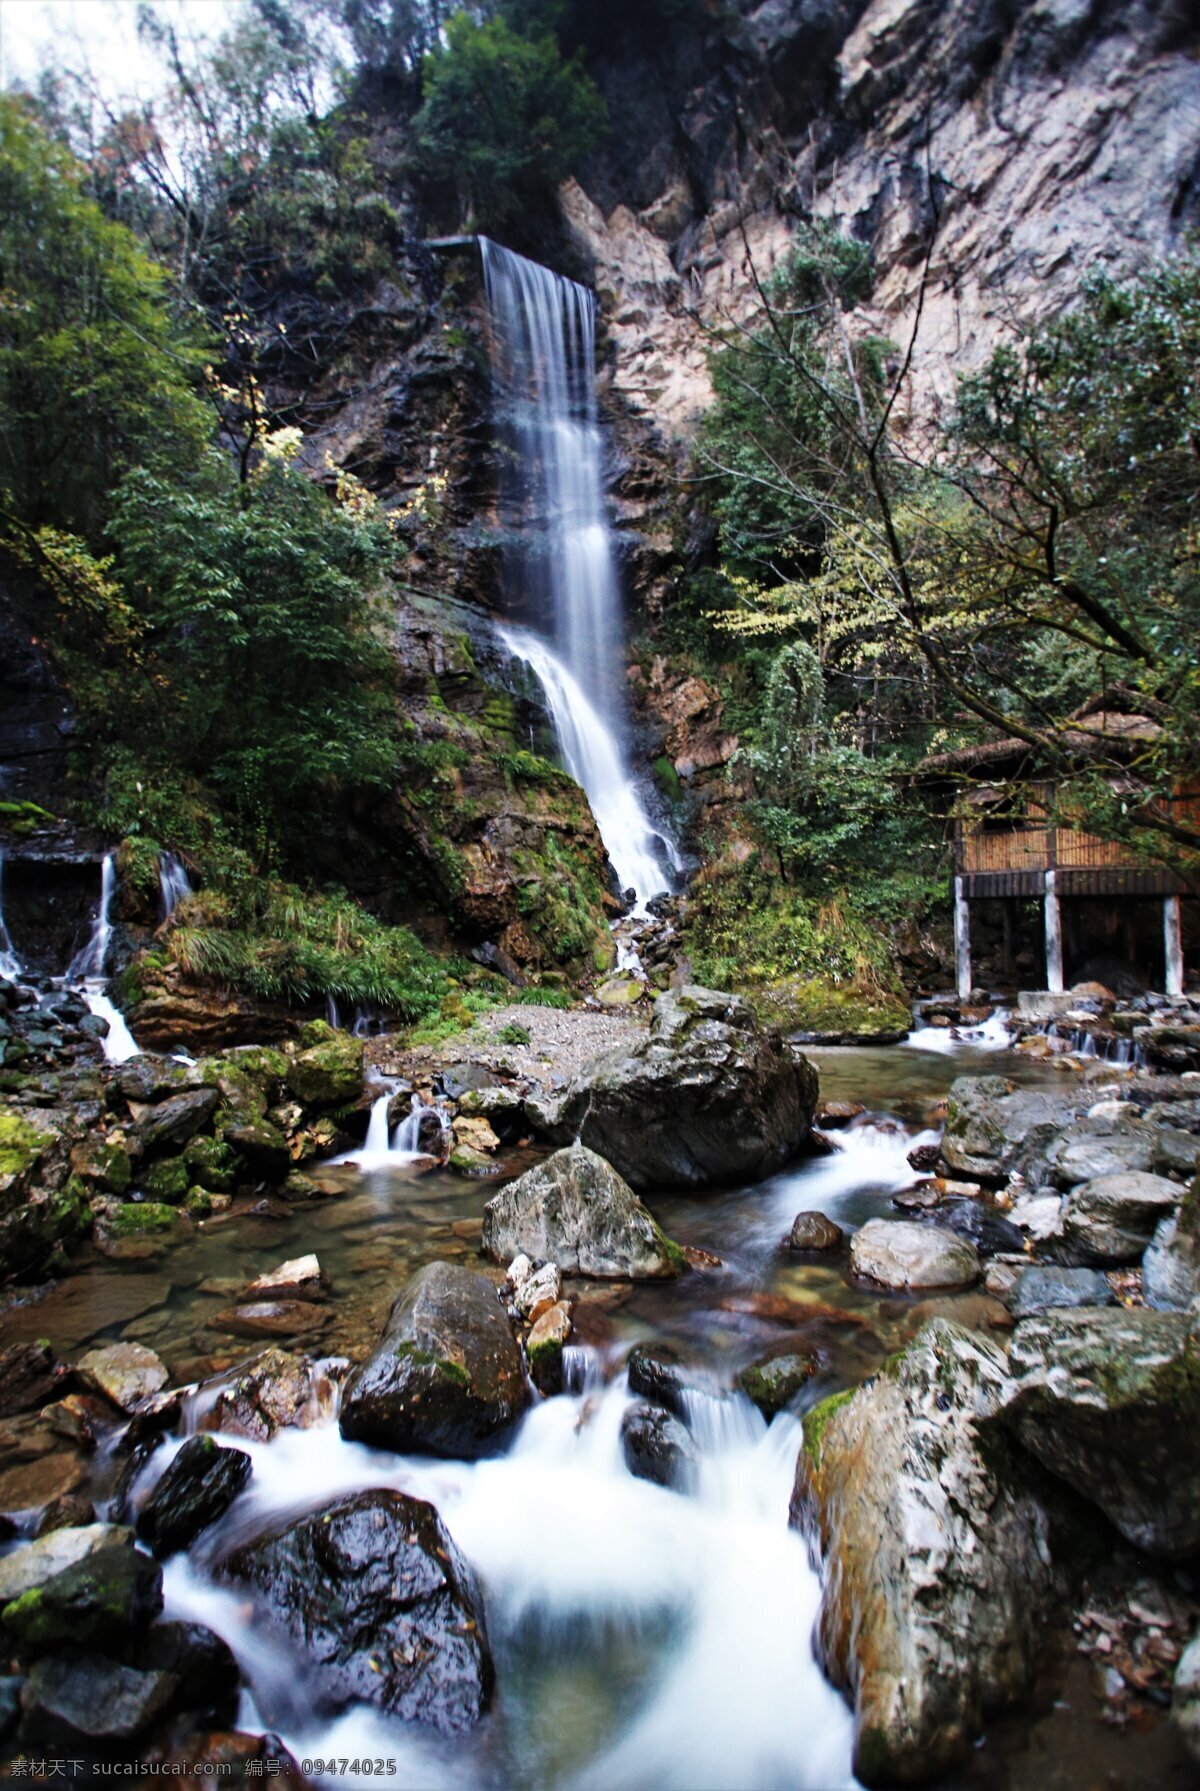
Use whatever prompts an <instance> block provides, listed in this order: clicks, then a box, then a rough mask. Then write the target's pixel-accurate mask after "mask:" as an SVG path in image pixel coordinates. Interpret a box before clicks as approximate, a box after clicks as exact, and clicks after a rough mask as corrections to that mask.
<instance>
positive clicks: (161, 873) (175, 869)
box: [158, 852, 194, 920]
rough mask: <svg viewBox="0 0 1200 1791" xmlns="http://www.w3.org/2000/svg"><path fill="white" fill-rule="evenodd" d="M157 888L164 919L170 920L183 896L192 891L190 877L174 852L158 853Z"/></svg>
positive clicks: (190, 893)
mask: <svg viewBox="0 0 1200 1791" xmlns="http://www.w3.org/2000/svg"><path fill="white" fill-rule="evenodd" d="M158 890H159V897H160V899H161V902H162V917H163V919H164V920H170V918H171V916H172V914H174V912H175V910H176V908H177V907H178V906H179V904H180V902H182V901H183V899H184V897H185V896H190V895H192V894H193V893H194V892H193V890H192V885H191V879H190V878H189V877H188V874H187V872H186V871H185V870H184V868H183V865H182V864H181V863H180V861H179V859H178V858H176V856H175V854H174V852H160V853H159V855H158Z"/></svg>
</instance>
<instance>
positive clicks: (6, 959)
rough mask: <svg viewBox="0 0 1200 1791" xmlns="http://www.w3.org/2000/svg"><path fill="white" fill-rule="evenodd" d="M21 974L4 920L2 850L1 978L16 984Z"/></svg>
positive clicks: (0, 854)
mask: <svg viewBox="0 0 1200 1791" xmlns="http://www.w3.org/2000/svg"><path fill="white" fill-rule="evenodd" d="M20 974H21V960H20V958H18V956H17V953H16V949H15V947H14V946H13V942H12V938H11V936H10V934H9V931H8V925H7V923H6V921H5V919H4V851H3V848H0V977H2V978H3V979H4V981H5V982H8V983H15V982H16V980H17V978H18V977H19V976H20Z"/></svg>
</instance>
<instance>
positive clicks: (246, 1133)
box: [221, 1118, 292, 1182]
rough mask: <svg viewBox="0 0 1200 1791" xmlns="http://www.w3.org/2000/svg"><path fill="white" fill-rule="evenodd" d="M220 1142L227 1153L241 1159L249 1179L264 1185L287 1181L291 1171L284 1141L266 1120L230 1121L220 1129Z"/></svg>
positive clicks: (290, 1161)
mask: <svg viewBox="0 0 1200 1791" xmlns="http://www.w3.org/2000/svg"><path fill="white" fill-rule="evenodd" d="M221 1138H222V1141H223V1142H224V1143H225V1144H227V1145H228V1146H229V1148H230V1150H233V1151H236V1153H237V1155H238V1156H240V1157H242V1158H244V1160H245V1164H246V1168H247V1170H248V1171H249V1173H250V1174H251V1175H252V1176H257V1177H261V1179H262V1180H263V1181H265V1182H282V1181H286V1179H287V1175H288V1171H289V1170H290V1169H291V1167H292V1159H291V1157H290V1156H289V1154H288V1147H287V1140H286V1139H285V1137H284V1135H283V1133H282V1132H281V1131H280V1130H279V1128H278V1126H273V1125H271V1123H270V1121H269V1120H265V1119H240V1118H235V1119H232V1120H230V1121H228V1122H226V1123H224V1124H223V1125H222V1127H221Z"/></svg>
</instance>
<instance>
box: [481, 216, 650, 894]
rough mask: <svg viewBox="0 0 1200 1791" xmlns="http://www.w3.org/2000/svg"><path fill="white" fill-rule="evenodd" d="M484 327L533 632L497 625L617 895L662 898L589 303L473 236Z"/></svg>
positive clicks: (516, 590) (510, 536)
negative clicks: (636, 745)
mask: <svg viewBox="0 0 1200 1791" xmlns="http://www.w3.org/2000/svg"><path fill="white" fill-rule="evenodd" d="M480 247H481V250H482V254H483V275H484V286H485V289H486V292H487V301H488V309H489V313H490V317H491V325H492V332H491V333H492V353H493V366H494V372H495V382H496V416H497V423H498V425H499V429H500V435H501V438H502V447H503V452H502V456H501V467H502V476H501V494H500V495H501V509H502V515H503V519H504V524H505V538H504V547H505V553H504V561H505V575H506V581H507V584H508V586H509V590H510V593H511V595H512V596H513V597H514V598H515V599H516V600H517V601H518V602H519V604H520V606H521V608H522V609H523V610H524V612H525V613H526V614H532V615H534V616H536V617H537V618H538V624H539V630H540V631H539V632H538V633H532V632H530V631H528V630H525V629H521V630H513V629H501V630H500V638H501V640H502V642H503V643H504V645H505V646H506V647H507V648H508V650H509V652H510V653H512V655H513V657H514V658H516V659H520V660H522V661H524V663H525V664H527V665H528V666H529V668H530V670H531V671H532V672H533V674H534V676H535V677H536V678H537V680H538V682H539V683H540V685H541V686H542V690H543V692H544V694H545V700H546V705H547V708H548V710H549V713H550V718H551V721H552V723H553V726H554V731H555V735H556V738H557V740H558V744H559V750H560V752H561V754H562V757H563V762H564V764H565V765H566V767H567V769H568V771H569V772H570V773H571V776H572V777H573V778H574V779H575V780H576V782H577V783H579V784H581V785H582V787H583V789H584V790H585V791H586V793H587V797H588V800H589V802H590V803H591V807H592V812H593V814H594V815H595V817H596V823H597V826H598V827H599V829H600V837H601V838H602V839H603V841H604V845H605V848H606V850H607V852H608V855H609V858H610V859H611V861H612V864H613V868H614V870H615V871H616V873H617V878H618V881H619V882H620V885H621V888H622V890H626V889H633V890H634V891H636V894H637V897H638V902H639V905H640V904H643V903H644V902H645V901H646V900H647V899H648V898H649V897H651V896H653V895H655V894H657V893H658V892H660V891H663V890H666V889H667V888H669V887H670V886H671V885H672V884H673V881H674V873H675V871H676V869H677V868H678V855H677V853H676V851H675V848H674V845H673V843H672V842H671V840H670V839H669V837H668V836H667V834H666V833H665V832H664V831H663V830H662V829H660V828H658V827H656V826H655V825H654V823H653V822H652V821H651V819H650V816H649V814H648V812H647V810H646V805H645V802H644V800H643V797H642V795H641V793H640V792H639V789H638V787H637V781H636V779H635V778H634V776H633V773H632V770H631V767H630V763H629V751H628V741H627V727H626V720H625V705H624V696H623V690H622V686H623V682H624V679H623V669H624V651H623V649H624V629H623V622H622V616H621V596H620V587H619V583H618V579H617V567H616V556H615V553H614V549H613V540H612V532H611V530H610V528H609V525H608V518H607V515H606V513H605V505H604V481H603V469H604V443H603V438H602V435H601V432H600V426H599V422H598V418H597V409H596V381H595V333H596V332H595V321H596V318H595V314H596V304H595V299H594V297H593V295H592V294H591V293H590V292H588V290H587V289H586V287H583V286H579V285H577V284H576V282H575V281H574V280H565V279H563V278H562V277H561V276H560V275H559V274H554V273H551V271H550V269H549V268H546V267H541V266H539V265H538V263H537V262H535V261H527V260H526V259H525V257H524V256H522V255H514V254H513V253H512V251H511V250H510V249H504V248H501V247H500V245H499V244H498V243H494V242H490V241H489V240H488V239H487V238H486V237H481V238H480Z"/></svg>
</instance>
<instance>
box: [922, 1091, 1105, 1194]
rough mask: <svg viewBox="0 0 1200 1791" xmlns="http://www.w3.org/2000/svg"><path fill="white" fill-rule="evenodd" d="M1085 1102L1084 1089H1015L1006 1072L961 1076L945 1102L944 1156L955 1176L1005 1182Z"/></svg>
mask: <svg viewBox="0 0 1200 1791" xmlns="http://www.w3.org/2000/svg"><path fill="white" fill-rule="evenodd" d="M1086 1105H1087V1096H1086V1094H1084V1093H1083V1092H1079V1093H1067V1092H1065V1091H1063V1092H1060V1091H1059V1090H1057V1089H1055V1090H1053V1091H1044V1090H1041V1089H1031V1088H1018V1087H1016V1086H1015V1084H1013V1083H1012V1082H1009V1081H1008V1080H1007V1079H1006V1078H1005V1077H1004V1076H960V1077H958V1078H957V1080H956V1081H955V1082H953V1083H952V1084H951V1088H950V1094H949V1097H948V1099H947V1103H946V1128H945V1132H944V1133H943V1136H942V1158H943V1160H944V1161H945V1163H946V1165H947V1167H948V1168H949V1169H950V1170H951V1171H952V1172H953V1173H954V1174H956V1175H968V1176H974V1177H978V1178H979V1179H980V1180H981V1181H985V1182H1001V1181H1004V1180H1005V1179H1006V1178H1007V1177H1008V1176H1009V1175H1010V1174H1011V1173H1012V1171H1013V1170H1015V1169H1019V1168H1021V1166H1022V1164H1023V1163H1024V1162H1025V1161H1027V1160H1028V1159H1029V1158H1031V1157H1036V1156H1038V1155H1039V1154H1040V1152H1041V1151H1042V1150H1044V1149H1045V1148H1046V1147H1047V1146H1048V1145H1049V1144H1050V1143H1051V1141H1052V1140H1053V1139H1054V1138H1055V1136H1056V1135H1057V1134H1058V1133H1059V1132H1061V1131H1062V1129H1063V1128H1064V1127H1065V1126H1067V1125H1068V1124H1069V1123H1070V1121H1071V1120H1072V1119H1074V1117H1075V1116H1076V1115H1077V1114H1078V1113H1080V1112H1081V1111H1082V1110H1083V1109H1084V1107H1086Z"/></svg>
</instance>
